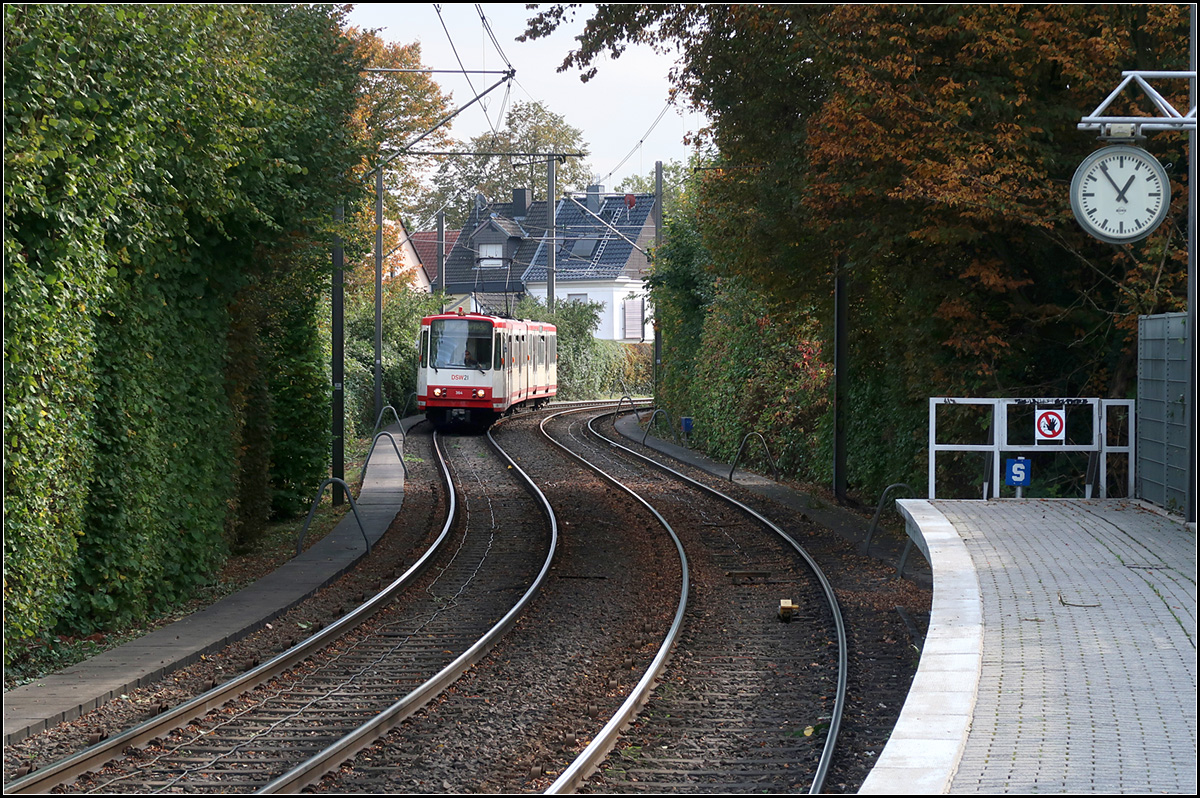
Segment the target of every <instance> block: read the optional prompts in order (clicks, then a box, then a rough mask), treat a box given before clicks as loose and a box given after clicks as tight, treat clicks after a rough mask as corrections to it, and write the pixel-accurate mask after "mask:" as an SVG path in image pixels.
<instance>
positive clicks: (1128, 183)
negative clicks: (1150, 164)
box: [1117, 175, 1137, 205]
mask: <svg viewBox="0 0 1200 798" xmlns="http://www.w3.org/2000/svg"><path fill="white" fill-rule="evenodd" d="M1135 177H1137V175H1130V176H1129V179H1128V180H1126V181H1125V188H1119V189H1117V199H1119V200H1120V201H1121V202H1124V203H1125V204H1126V205H1128V204H1129V199H1128V198H1127V197H1126V196H1125V192H1126V191H1128V190H1129V187H1130V186H1131V185H1133V178H1135Z"/></svg>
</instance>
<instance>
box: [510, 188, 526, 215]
mask: <svg viewBox="0 0 1200 798" xmlns="http://www.w3.org/2000/svg"><path fill="white" fill-rule="evenodd" d="M529 195H530V191H529V189H527V188H514V189H513V192H512V204H513V216H524V215H525V214H526V212H527V211H528V210H529V203H530V197H529Z"/></svg>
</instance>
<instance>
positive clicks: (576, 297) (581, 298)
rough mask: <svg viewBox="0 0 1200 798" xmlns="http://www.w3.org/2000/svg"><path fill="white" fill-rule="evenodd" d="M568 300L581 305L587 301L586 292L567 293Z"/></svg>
mask: <svg viewBox="0 0 1200 798" xmlns="http://www.w3.org/2000/svg"><path fill="white" fill-rule="evenodd" d="M567 301H568V302H578V303H580V304H581V305H586V304H587V301H588V297H587V294H567Z"/></svg>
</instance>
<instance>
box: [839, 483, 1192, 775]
mask: <svg viewBox="0 0 1200 798" xmlns="http://www.w3.org/2000/svg"><path fill="white" fill-rule="evenodd" d="M900 504H901V506H902V508H903V512H904V514H905V515H906V516H907V517H908V519H909V526H910V534H919V535H920V536H921V538H922V540H923V546H924V547H925V548H926V549H927V551H928V553H929V558H930V561H931V562H932V564H933V580H934V595H933V608H932V613H931V618H930V628H929V634H928V636H927V638H926V643H925V648H924V650H923V652H922V656H921V662H920V666H919V669H918V673H917V676H916V678H915V679H914V682H913V689H912V691H911V692H910V694H909V698H908V701H907V702H906V703H905V706H904V710H903V712H902V714H901V717H900V721H899V723H898V724H897V727H896V729H895V731H894V732H893V734H892V737H891V739H890V740H889V742H888V745H887V747H886V748H885V749H884V751H883V752H882V754H881V755H880V760H879V763H878V765H877V766H876V768H875V769H874V770H873V771H872V773H871V775H870V777H869V778H868V780H867V782H866V783H865V784H864V785H863V788H862V792H864V793H875V794H899V793H909V794H919V793H920V794H926V793H952V794H965V793H1035V792H1036V793H1149V792H1156V793H1170V794H1176V793H1179V794H1185V795H1193V794H1195V792H1196V534H1195V527H1194V525H1185V524H1184V523H1182V521H1180V520H1178V519H1175V518H1172V517H1170V516H1167V515H1164V514H1162V513H1161V512H1158V511H1157V510H1155V509H1153V508H1151V507H1149V506H1146V505H1142V504H1140V503H1134V502H1128V501H1124V500H1036V499H1027V500H1013V499H1009V500H1000V501H988V502H984V501H957V502H956V501H934V502H929V501H919V500H906V501H902V502H900Z"/></svg>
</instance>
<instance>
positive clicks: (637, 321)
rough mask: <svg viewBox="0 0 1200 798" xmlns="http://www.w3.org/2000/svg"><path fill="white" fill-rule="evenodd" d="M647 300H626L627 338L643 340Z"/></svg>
mask: <svg viewBox="0 0 1200 798" xmlns="http://www.w3.org/2000/svg"><path fill="white" fill-rule="evenodd" d="M645 325H646V320H645V300H643V299H626V300H625V340H627V341H628V340H633V341H640V340H642V336H643V330H644V329H645Z"/></svg>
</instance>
